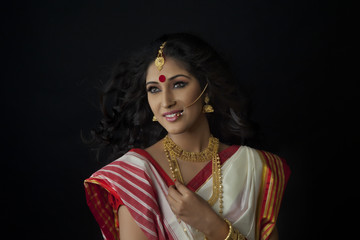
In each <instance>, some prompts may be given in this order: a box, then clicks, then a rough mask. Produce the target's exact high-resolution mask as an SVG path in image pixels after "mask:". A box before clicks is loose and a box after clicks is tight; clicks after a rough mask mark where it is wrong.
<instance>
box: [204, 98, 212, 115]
mask: <svg viewBox="0 0 360 240" xmlns="http://www.w3.org/2000/svg"><path fill="white" fill-rule="evenodd" d="M209 102H210V98H209V96H208V95H207V94H206V95H205V105H204V106H203V113H212V112H214V108H213V106H211V105H210V104H209Z"/></svg>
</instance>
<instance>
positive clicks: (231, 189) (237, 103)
mask: <svg viewBox="0 0 360 240" xmlns="http://www.w3.org/2000/svg"><path fill="white" fill-rule="evenodd" d="M245 103H246V101H245V100H244V99H243V98H241V95H240V94H239V92H238V90H237V88H236V86H235V85H234V84H233V82H232V79H231V76H230V74H229V70H228V67H227V65H226V64H225V62H224V61H223V60H222V58H221V57H220V56H219V55H218V54H217V53H216V52H215V51H214V49H213V48H211V47H210V46H209V45H208V44H207V43H205V42H204V41H202V40H201V39H199V38H198V37H195V36H193V35H189V34H171V35H165V36H163V37H161V38H159V39H158V40H156V41H155V42H153V43H152V44H151V45H150V46H147V47H146V48H144V49H143V50H142V51H140V52H139V53H137V54H135V55H133V56H132V57H131V58H130V59H128V61H126V62H122V63H120V64H119V65H118V66H117V68H116V69H115V71H114V74H113V76H112V78H111V80H110V82H109V84H108V85H107V86H106V88H105V91H104V99H103V112H104V119H103V120H102V121H101V124H100V126H99V127H98V128H97V129H95V130H94V131H93V132H92V135H93V139H92V140H93V141H92V144H93V146H94V148H95V150H96V151H97V152H98V153H100V152H102V151H103V150H104V149H110V150H111V155H110V158H112V159H114V160H115V159H116V160H115V161H113V162H111V163H110V164H108V165H106V166H105V167H103V168H102V169H100V170H99V171H97V172H95V173H94V174H93V175H92V176H91V177H90V178H88V179H87V180H85V189H86V197H87V202H88V205H89V207H90V209H91V211H92V212H93V214H94V216H95V218H96V220H97V221H98V223H99V225H100V228H101V230H102V233H103V236H104V238H105V239H204V238H205V239H272V240H273V239H277V229H276V226H275V225H276V219H277V216H278V213H279V208H280V203H281V199H282V196H283V192H284V188H285V185H286V182H287V179H288V177H289V173H290V171H289V169H288V167H287V165H286V163H285V161H284V160H283V159H281V158H279V157H278V156H276V155H273V154H271V153H267V152H264V151H259V150H255V149H253V148H250V147H247V146H244V145H241V144H243V142H244V140H245V139H246V137H247V136H248V135H249V134H250V132H251V131H250V129H251V128H250V124H249V123H248V121H247V119H246V116H247V114H246V108H245V106H246V104H245ZM109 107H110V109H111V111H109V110H107V109H108V108H109ZM152 119H153V120H152ZM154 119H156V121H154Z"/></svg>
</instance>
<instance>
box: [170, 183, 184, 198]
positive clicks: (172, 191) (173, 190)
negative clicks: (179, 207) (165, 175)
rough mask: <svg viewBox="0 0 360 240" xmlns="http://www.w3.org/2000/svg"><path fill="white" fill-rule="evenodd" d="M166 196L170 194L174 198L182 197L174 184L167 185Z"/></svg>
mask: <svg viewBox="0 0 360 240" xmlns="http://www.w3.org/2000/svg"><path fill="white" fill-rule="evenodd" d="M168 196H171V197H172V198H173V199H174V200H177V199H180V198H181V197H182V195H181V193H180V192H179V191H178V189H177V188H176V187H175V186H174V185H173V186H170V187H169V189H168Z"/></svg>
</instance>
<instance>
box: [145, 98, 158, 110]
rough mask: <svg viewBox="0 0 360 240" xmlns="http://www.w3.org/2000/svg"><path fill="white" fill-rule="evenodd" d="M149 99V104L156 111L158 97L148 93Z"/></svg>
mask: <svg viewBox="0 0 360 240" xmlns="http://www.w3.org/2000/svg"><path fill="white" fill-rule="evenodd" d="M147 99H148V104H149V106H150V108H151V111H153V112H154V111H155V109H156V98H155V97H154V96H152V95H151V94H148V96H147Z"/></svg>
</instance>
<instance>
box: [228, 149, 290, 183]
mask: <svg viewBox="0 0 360 240" xmlns="http://www.w3.org/2000/svg"><path fill="white" fill-rule="evenodd" d="M234 155H235V156H236V158H239V159H241V160H243V161H250V162H251V163H253V164H255V165H258V166H262V169H263V171H267V172H269V173H271V174H272V175H279V174H280V175H283V176H284V179H285V181H287V179H288V178H289V176H290V173H291V171H290V168H289V166H288V164H287V162H286V160H285V159H284V158H282V157H280V156H278V155H277V154H274V153H271V152H268V151H264V150H259V149H256V148H252V147H249V146H245V145H242V146H240V147H239V149H238V151H236V153H235V154H234Z"/></svg>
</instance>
